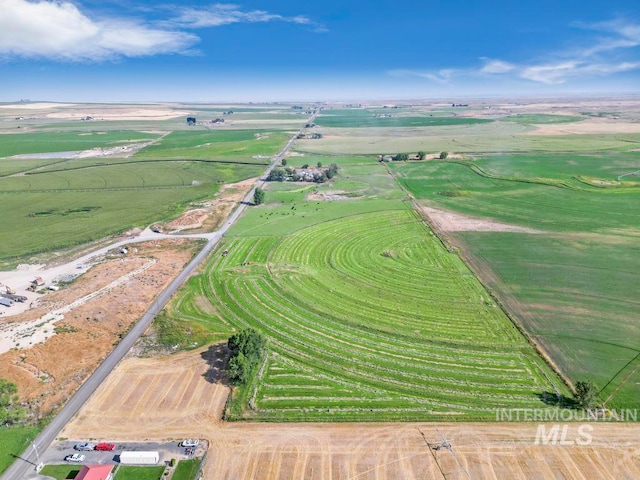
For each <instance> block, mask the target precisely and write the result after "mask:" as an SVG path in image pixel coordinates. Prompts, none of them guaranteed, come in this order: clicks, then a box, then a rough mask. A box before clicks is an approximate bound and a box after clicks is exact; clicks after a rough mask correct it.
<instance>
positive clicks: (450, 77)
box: [388, 20, 640, 85]
mask: <svg viewBox="0 0 640 480" xmlns="http://www.w3.org/2000/svg"><path fill="white" fill-rule="evenodd" d="M576 26H578V27H579V28H582V29H586V30H592V31H598V32H604V33H605V34H606V35H605V36H600V37H598V38H592V39H591V41H590V42H589V41H585V43H586V46H584V47H582V48H580V49H567V50H558V51H556V52H550V53H548V54H547V55H544V57H545V60H542V61H540V60H539V61H531V60H530V61H523V62H518V63H516V62H507V61H504V60H500V59H496V58H488V57H481V58H480V60H481V61H482V62H483V65H482V66H480V67H477V66H474V67H468V68H457V69H441V70H439V71H435V72H429V71H426V72H425V71H416V70H393V71H390V72H388V73H389V74H390V75H394V76H417V77H421V78H425V79H427V80H430V81H433V82H437V83H453V81H454V80H455V79H456V78H460V77H463V78H476V79H477V78H479V77H485V78H486V77H492V76H496V75H501V76H507V77H509V78H514V77H515V78H520V79H524V80H528V81H532V82H537V83H543V84H547V85H557V84H562V83H566V82H568V81H570V80H572V79H576V78H580V79H587V78H592V77H602V76H608V75H613V74H616V73H621V72H629V71H633V70H638V69H640V62H637V61H634V60H635V59H637V58H638V57H637V56H635V57H631V56H630V53H629V49H632V48H635V47H638V46H640V25H637V24H633V23H630V22H628V21H622V20H615V21H610V22H602V23H595V24H576Z"/></svg>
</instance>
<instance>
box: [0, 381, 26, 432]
mask: <svg viewBox="0 0 640 480" xmlns="http://www.w3.org/2000/svg"><path fill="white" fill-rule="evenodd" d="M26 414H27V412H26V411H25V409H24V408H22V407H21V406H20V403H19V400H18V387H16V384H15V383H11V382H10V381H8V380H5V379H4V378H0V425H11V424H14V423H17V422H19V421H20V420H22V419H23V418H24V417H25V416H26Z"/></svg>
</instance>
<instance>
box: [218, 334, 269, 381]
mask: <svg viewBox="0 0 640 480" xmlns="http://www.w3.org/2000/svg"><path fill="white" fill-rule="evenodd" d="M266 344H267V342H266V340H265V338H264V337H263V336H262V335H261V334H260V333H259V332H258V331H256V330H254V329H253V328H246V329H244V330H241V331H240V332H238V333H236V334H234V335H231V336H230V337H229V341H228V342H227V345H228V347H229V350H231V358H230V359H229V364H228V366H227V373H228V375H229V380H231V383H233V384H234V385H241V384H244V383H247V381H248V380H249V379H250V378H251V375H252V373H253V372H254V370H255V369H256V367H257V366H258V364H259V363H260V360H261V359H262V357H263V356H264V350H265V347H266Z"/></svg>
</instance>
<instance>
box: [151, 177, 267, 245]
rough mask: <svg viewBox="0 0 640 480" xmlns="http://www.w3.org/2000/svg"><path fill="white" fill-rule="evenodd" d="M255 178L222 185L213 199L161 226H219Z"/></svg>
mask: <svg viewBox="0 0 640 480" xmlns="http://www.w3.org/2000/svg"><path fill="white" fill-rule="evenodd" d="M256 180H257V179H255V178H250V179H247V180H243V181H242V182H238V183H230V184H227V185H223V186H222V187H221V189H220V191H219V192H218V193H217V194H216V196H215V198H214V199H213V200H210V201H207V202H203V203H202V204H201V207H200V208H196V209H193V210H188V211H186V212H184V213H183V214H182V215H180V216H179V217H178V218H176V219H175V220H172V221H171V222H169V223H166V224H165V225H164V226H163V227H164V229H165V230H168V231H170V232H173V233H176V232H182V231H189V232H201V231H208V232H210V231H212V230H215V229H216V228H218V227H219V226H220V224H221V223H222V221H223V220H224V219H225V218H227V216H228V215H229V213H231V210H232V209H233V208H234V207H235V206H236V205H238V203H239V202H241V201H242V199H243V198H244V197H246V195H247V193H249V190H251V188H252V187H253V185H254V184H255V182H256Z"/></svg>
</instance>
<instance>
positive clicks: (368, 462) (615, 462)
mask: <svg viewBox="0 0 640 480" xmlns="http://www.w3.org/2000/svg"><path fill="white" fill-rule="evenodd" d="M225 360H226V352H225V350H224V349H223V348H222V347H221V346H217V347H216V346H214V347H210V348H209V349H204V350H199V351H196V352H189V353H180V354H176V355H173V356H170V357H161V358H134V357H129V358H127V359H126V360H124V361H123V362H122V363H121V364H120V365H119V366H118V368H116V370H114V372H113V374H112V375H111V376H110V377H109V379H107V381H106V382H105V384H103V385H102V386H101V388H99V389H98V390H97V391H96V393H95V394H94V396H93V397H92V398H91V399H90V401H89V402H88V403H87V405H86V406H85V407H84V408H83V409H82V411H81V412H80V413H79V414H78V415H77V417H76V418H75V419H74V420H73V421H72V422H71V423H70V424H69V425H68V426H67V428H66V429H65V430H64V431H63V433H62V434H61V436H63V437H67V438H71V439H81V438H96V437H98V436H100V437H102V438H110V439H114V440H134V439H136V440H142V439H148V440H160V439H177V438H190V437H200V438H203V439H207V440H208V441H209V451H208V454H207V462H206V467H205V478H206V479H228V478H234V479H290V478H293V479H302V478H304V479H314V478H315V479H323V480H325V479H356V478H357V479H380V480H386V479H389V480H391V479H394V480H395V479H398V480H400V479H431V478H434V479H438V478H447V479H467V478H474V479H475V478H482V479H495V480H502V479H548V478H558V479H576V480H577V479H581V480H582V479H594V478H598V479H612V480H614V479H615V480H621V479H637V478H640V438H639V435H638V433H639V432H638V426H637V425H633V424H627V425H625V424H620V423H617V424H612V423H592V424H590V425H589V426H592V427H593V430H592V431H590V432H591V435H592V438H593V442H592V444H591V445H588V446H581V445H577V444H574V442H573V440H574V439H577V438H579V432H578V428H579V427H580V426H579V425H578V424H569V425H568V430H567V434H566V435H565V437H564V438H565V439H566V440H568V441H570V442H571V443H572V444H571V445H559V444H556V445H535V439H536V432H537V428H538V424H537V423H476V424H470V423H458V424H456V423H448V424H445V423H442V424H434V423H415V424H413V423H387V424H324V423H316V424H273V423H222V422H221V421H220V416H221V413H222V410H223V407H224V403H225V401H226V397H227V393H228V387H227V386H226V385H224V384H223V383H222V382H223V377H222V376H221V375H220V368H221V367H222V366H224V362H225ZM546 427H548V428H551V427H552V425H547V426H546ZM561 428H562V426H561ZM441 435H442V436H444V437H446V439H447V440H448V441H449V442H450V444H451V445H452V449H451V450H449V449H447V448H440V449H439V450H436V449H435V448H434V447H435V446H437V445H438V444H440V443H441V441H442V437H441ZM559 440H560V439H559Z"/></svg>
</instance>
